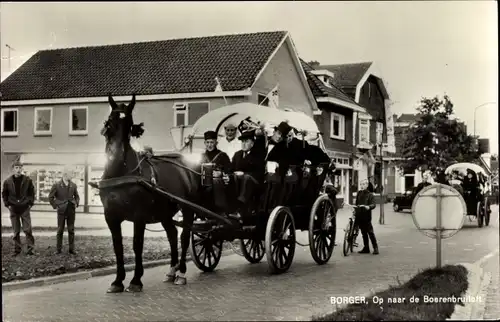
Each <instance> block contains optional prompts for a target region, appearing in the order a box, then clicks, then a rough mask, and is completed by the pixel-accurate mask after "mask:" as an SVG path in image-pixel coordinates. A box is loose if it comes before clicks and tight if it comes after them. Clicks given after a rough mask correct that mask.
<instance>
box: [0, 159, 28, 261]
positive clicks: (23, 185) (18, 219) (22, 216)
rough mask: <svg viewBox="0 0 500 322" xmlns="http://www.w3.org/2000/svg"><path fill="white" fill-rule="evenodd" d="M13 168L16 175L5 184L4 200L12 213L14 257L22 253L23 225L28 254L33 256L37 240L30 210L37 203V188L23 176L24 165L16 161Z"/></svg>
mask: <svg viewBox="0 0 500 322" xmlns="http://www.w3.org/2000/svg"><path fill="white" fill-rule="evenodd" d="M12 167H13V168H14V174H13V175H11V176H10V177H8V178H7V179H6V180H5V181H4V182H3V190H2V199H3V203H4V204H5V207H6V208H8V209H9V211H10V220H11V222H12V230H13V231H14V243H15V246H14V255H18V254H20V253H21V223H22V227H23V231H24V234H25V235H26V242H27V244H28V250H27V254H28V255H33V247H34V245H35V238H34V237H33V231H32V227H31V215H30V209H31V207H32V206H33V203H34V202H35V187H34V186H33V181H32V180H31V179H30V178H29V177H27V176H25V175H24V174H22V171H23V165H22V163H21V162H20V161H15V162H14V163H13V165H12Z"/></svg>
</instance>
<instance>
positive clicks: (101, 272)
mask: <svg viewBox="0 0 500 322" xmlns="http://www.w3.org/2000/svg"><path fill="white" fill-rule="evenodd" d="M227 250H229V252H227V251H226V252H224V250H222V256H221V257H224V256H228V255H233V254H236V253H235V252H234V250H232V249H227ZM191 260H192V258H191V255H187V256H186V263H189V262H191ZM168 264H170V258H169V259H160V260H156V261H150V262H144V263H143V264H142V266H143V267H144V269H146V268H153V267H158V266H162V265H168ZM134 269H135V264H127V265H125V272H130V271H133V270H134ZM114 273H116V264H115V265H114V266H108V267H103V268H97V269H93V270H91V271H86V272H77V273H69V274H63V275H57V276H50V277H40V278H34V279H30V280H26V281H21V282H9V283H4V284H2V291H15V290H21V289H26V288H31V287H37V286H48V285H54V284H59V283H64V282H73V281H78V280H86V279H89V278H92V277H101V276H106V275H111V274H114Z"/></svg>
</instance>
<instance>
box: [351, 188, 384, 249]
mask: <svg viewBox="0 0 500 322" xmlns="http://www.w3.org/2000/svg"><path fill="white" fill-rule="evenodd" d="M360 188H361V189H360V190H359V191H358V193H357V195H356V206H360V207H359V208H357V209H356V220H355V221H356V224H357V225H358V227H359V229H360V230H361V234H362V235H363V249H362V250H361V251H359V253H360V254H369V253H370V241H371V242H372V246H373V254H374V255H377V254H378V253H379V252H378V245H377V238H376V237H375V233H374V232H373V225H372V210H373V209H375V198H374V197H373V193H371V192H370V191H368V180H363V181H361V183H360Z"/></svg>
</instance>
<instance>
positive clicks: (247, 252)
mask: <svg viewBox="0 0 500 322" xmlns="http://www.w3.org/2000/svg"><path fill="white" fill-rule="evenodd" d="M240 248H241V252H242V253H243V256H244V257H245V259H246V260H247V261H249V262H250V263H252V264H257V263H259V262H260V261H261V260H262V258H264V255H265V254H266V247H265V245H264V241H263V240H255V239H240Z"/></svg>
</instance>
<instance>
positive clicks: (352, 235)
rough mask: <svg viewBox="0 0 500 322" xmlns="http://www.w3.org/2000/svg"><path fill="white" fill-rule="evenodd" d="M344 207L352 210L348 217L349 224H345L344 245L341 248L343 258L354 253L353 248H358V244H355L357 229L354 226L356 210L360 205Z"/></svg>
mask: <svg viewBox="0 0 500 322" xmlns="http://www.w3.org/2000/svg"><path fill="white" fill-rule="evenodd" d="M344 206H349V207H351V208H353V211H352V216H351V217H349V222H348V223H347V226H346V228H345V229H344V232H345V233H344V243H343V246H342V253H343V254H344V256H347V255H349V252H351V253H353V252H354V247H358V243H356V239H357V238H358V235H359V227H358V226H357V225H356V210H357V209H358V208H360V207H363V206H362V205H359V206H356V205H350V204H348V203H344Z"/></svg>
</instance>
